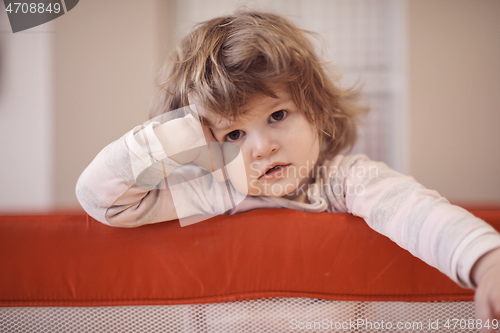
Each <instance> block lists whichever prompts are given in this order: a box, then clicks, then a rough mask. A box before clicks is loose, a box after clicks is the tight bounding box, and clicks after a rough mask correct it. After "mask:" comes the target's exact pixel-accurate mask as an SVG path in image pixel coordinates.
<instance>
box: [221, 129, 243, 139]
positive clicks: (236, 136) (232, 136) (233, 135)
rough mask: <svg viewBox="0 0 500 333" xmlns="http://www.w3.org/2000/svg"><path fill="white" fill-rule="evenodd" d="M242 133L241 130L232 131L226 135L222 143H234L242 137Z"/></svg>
mask: <svg viewBox="0 0 500 333" xmlns="http://www.w3.org/2000/svg"><path fill="white" fill-rule="evenodd" d="M242 133H243V131H241V130H234V131H232V132H229V133H228V134H226V136H225V138H224V141H236V140H238V139H239V138H241V136H242V135H243V134H242Z"/></svg>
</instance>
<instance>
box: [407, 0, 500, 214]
mask: <svg viewBox="0 0 500 333" xmlns="http://www.w3.org/2000/svg"><path fill="white" fill-rule="evenodd" d="M408 15H409V21H408V24H409V62H408V63H409V110H410V124H409V125H410V131H411V132H410V147H409V149H410V163H409V165H410V173H411V175H412V176H414V177H415V178H416V179H417V180H418V181H420V182H421V183H422V184H423V185H425V186H427V187H429V188H432V189H436V190H437V191H438V192H440V193H441V194H442V195H444V196H445V197H447V198H448V199H449V200H450V201H452V202H456V203H468V204H485V205H488V204H492V205H497V206H500V1H498V0H461V1H456V0H439V1H435V0H410V1H409V6H408Z"/></svg>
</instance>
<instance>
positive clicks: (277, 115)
mask: <svg viewBox="0 0 500 333" xmlns="http://www.w3.org/2000/svg"><path fill="white" fill-rule="evenodd" d="M286 114H287V112H286V111H285V110H279V111H276V112H273V113H272V114H271V119H270V120H271V122H276V121H281V120H283V119H284V118H285V116H286Z"/></svg>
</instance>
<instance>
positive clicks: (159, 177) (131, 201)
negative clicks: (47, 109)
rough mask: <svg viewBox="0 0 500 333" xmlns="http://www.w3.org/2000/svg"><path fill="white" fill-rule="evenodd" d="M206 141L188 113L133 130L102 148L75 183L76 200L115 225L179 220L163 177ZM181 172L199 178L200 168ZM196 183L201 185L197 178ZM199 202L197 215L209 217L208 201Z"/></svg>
mask: <svg viewBox="0 0 500 333" xmlns="http://www.w3.org/2000/svg"><path fill="white" fill-rule="evenodd" d="M198 124H199V123H198ZM204 140H205V139H204V136H203V132H202V131H201V127H198V128H197V127H196V121H194V119H193V117H192V116H191V115H189V116H186V117H184V118H177V119H174V120H170V121H168V122H165V123H163V124H160V123H151V124H149V125H148V126H137V127H136V128H135V129H134V130H132V131H130V132H129V133H127V134H126V135H124V136H123V137H122V138H120V139H118V140H117V141H115V142H113V143H111V144H110V145H108V146H107V147H105V148H104V149H103V150H102V151H101V152H100V153H99V154H98V155H97V157H96V158H95V159H94V160H93V161H92V163H91V164H90V165H89V166H88V167H87V168H86V169H85V171H84V172H83V173H82V175H81V176H80V178H79V180H78V183H77V188H76V194H77V197H78V200H79V201H80V203H81V205H82V207H83V208H84V209H85V210H86V211H87V212H88V213H89V215H91V216H92V217H94V218H95V219H97V220H99V221H101V222H103V223H105V224H109V225H114V226H122V227H135V226H139V225H142V224H148V223H155V222H160V221H168V220H174V219H177V218H178V216H177V213H176V210H175V206H174V202H173V199H172V193H171V191H170V189H169V187H168V184H167V181H166V179H165V177H166V176H168V175H169V174H171V173H172V172H175V171H176V170H177V169H178V168H180V167H181V164H184V163H188V162H191V161H193V160H194V159H197V158H198V157H199V155H200V149H199V147H200V146H202V145H205V144H206V143H205V141H204ZM186 152H187V153H186ZM198 159H199V158H198ZM200 164H201V163H200ZM183 170H187V172H188V173H189V172H191V175H187V176H186V177H187V178H192V179H196V177H198V176H199V175H201V174H200V172H201V171H200V168H196V167H194V168H191V169H189V168H185V169H183ZM201 173H202V172H201ZM206 173H207V172H205V174H206ZM184 175H185V172H184V173H179V175H176V176H178V177H183V176H184ZM196 184H200V186H203V184H202V181H201V180H200V181H198V182H197V183H196ZM205 185H206V184H205ZM207 186H208V185H207ZM193 193H194V194H193V197H194V196H196V195H203V193H204V190H203V188H202V189H197V188H194V189H193ZM196 199H198V198H193V200H196ZM198 202H200V203H205V205H202V204H198V206H197V208H198V209H199V210H200V211H201V212H205V211H206V213H207V214H209V213H211V211H210V208H211V207H210V205H211V203H210V202H207V201H203V200H198Z"/></svg>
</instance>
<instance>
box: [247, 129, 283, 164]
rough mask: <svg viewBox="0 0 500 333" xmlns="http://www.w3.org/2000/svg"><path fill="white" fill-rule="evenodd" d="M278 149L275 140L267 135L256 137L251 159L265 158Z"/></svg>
mask: <svg viewBox="0 0 500 333" xmlns="http://www.w3.org/2000/svg"><path fill="white" fill-rule="evenodd" d="M278 149H279V144H278V142H277V140H275V139H274V138H272V137H270V136H269V135H265V134H263V135H262V134H261V135H256V137H255V139H254V145H253V149H252V154H253V158H256V159H259V158H265V157H269V156H271V155H273V154H274V153H276V152H277V151H278Z"/></svg>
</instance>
